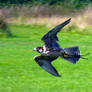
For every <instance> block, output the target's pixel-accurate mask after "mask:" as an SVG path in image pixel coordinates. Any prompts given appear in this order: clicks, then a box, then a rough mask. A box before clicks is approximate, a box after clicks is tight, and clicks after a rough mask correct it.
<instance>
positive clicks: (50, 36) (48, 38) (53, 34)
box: [41, 18, 71, 47]
mask: <svg viewBox="0 0 92 92" xmlns="http://www.w3.org/2000/svg"><path fill="white" fill-rule="evenodd" d="M70 20H71V18H70V19H68V20H67V21H65V22H63V23H61V24H59V25H58V26H56V27H55V28H53V29H52V30H50V31H49V32H48V33H46V34H45V35H44V36H43V37H42V39H41V40H42V41H44V42H45V45H46V46H47V47H53V46H54V47H59V45H58V44H57V42H56V41H58V37H57V33H58V32H59V31H60V30H61V29H62V28H63V27H64V26H65V25H67V24H68V23H69V22H70ZM53 44H54V45H53Z"/></svg>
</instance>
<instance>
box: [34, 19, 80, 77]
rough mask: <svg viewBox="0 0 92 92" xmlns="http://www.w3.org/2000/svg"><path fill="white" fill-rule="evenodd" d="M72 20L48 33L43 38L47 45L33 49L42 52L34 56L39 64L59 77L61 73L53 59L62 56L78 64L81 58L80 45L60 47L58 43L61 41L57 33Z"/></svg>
mask: <svg viewBox="0 0 92 92" xmlns="http://www.w3.org/2000/svg"><path fill="white" fill-rule="evenodd" d="M70 21H71V19H68V20H66V21H65V22H63V23H61V24H59V25H58V26H56V27H55V28H53V29H52V30H50V31H49V32H48V33H46V34H45V35H44V36H43V37H42V38H41V40H42V41H43V42H44V44H45V45H44V46H39V47H36V48H34V49H33V51H37V52H38V53H40V55H39V56H35V57H34V60H35V61H36V62H37V64H38V65H39V66H40V67H42V68H43V69H44V70H46V71H47V72H48V73H50V74H52V75H54V76H57V77H60V75H59V73H58V71H57V70H56V69H55V67H54V66H53V65H52V64H51V63H52V61H54V60H56V59H57V58H58V57H62V58H63V59H65V60H67V61H69V62H71V63H73V64H76V62H77V61H79V59H80V58H81V55H80V50H79V47H78V46H74V47H69V48H60V46H59V44H58V43H57V41H59V40H58V37H57V33H58V32H60V30H61V29H62V28H63V27H64V26H65V25H67V24H69V23H70Z"/></svg>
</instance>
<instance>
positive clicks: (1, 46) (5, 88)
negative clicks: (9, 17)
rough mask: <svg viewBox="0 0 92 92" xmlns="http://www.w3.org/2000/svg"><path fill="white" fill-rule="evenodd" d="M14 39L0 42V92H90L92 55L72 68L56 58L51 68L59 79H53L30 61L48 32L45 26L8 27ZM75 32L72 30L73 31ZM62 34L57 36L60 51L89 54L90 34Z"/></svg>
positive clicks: (65, 31)
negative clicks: (70, 49) (74, 48)
mask: <svg viewBox="0 0 92 92" xmlns="http://www.w3.org/2000/svg"><path fill="white" fill-rule="evenodd" d="M10 28H11V30H12V33H13V34H14V36H15V37H13V38H0V92H91V91H92V59H91V58H92V54H90V55H89V56H87V58H88V60H83V59H80V61H79V62H78V63H77V64H72V63H70V62H67V61H66V60H63V59H61V58H58V59H57V60H56V61H55V62H53V65H54V66H55V67H56V69H57V70H58V71H59V73H60V75H62V77H59V78H58V77H54V76H52V75H50V74H49V73H47V72H45V71H44V70H43V69H41V68H40V67H39V66H38V65H37V64H36V62H35V61H34V59H33V57H34V56H35V55H38V53H37V52H33V48H34V47H36V46H41V45H43V42H42V41H41V40H40V39H41V37H42V35H43V34H44V33H46V32H47V31H48V30H49V28H46V26H45V25H43V26H41V25H39V26H37V25H30V26H29V25H11V26H10ZM74 30H75V29H74ZM87 31H89V32H90V31H91V30H89V29H86V32H78V30H75V31H67V30H62V32H60V33H59V34H58V37H59V40H60V41H59V44H60V45H61V47H62V48H64V47H71V46H75V45H78V46H79V47H80V50H81V53H82V54H86V53H88V52H90V53H91V52H92V34H91V33H88V32H87Z"/></svg>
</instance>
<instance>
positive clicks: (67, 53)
mask: <svg viewBox="0 0 92 92" xmlns="http://www.w3.org/2000/svg"><path fill="white" fill-rule="evenodd" d="M62 57H63V58H64V59H66V60H67V61H69V62H72V63H74V64H76V62H77V61H79V59H80V58H81V55H80V50H79V47H78V46H75V47H70V48H64V54H63V55H62Z"/></svg>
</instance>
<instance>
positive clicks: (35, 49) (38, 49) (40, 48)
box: [33, 47, 43, 53]
mask: <svg viewBox="0 0 92 92" xmlns="http://www.w3.org/2000/svg"><path fill="white" fill-rule="evenodd" d="M33 51H37V52H39V53H41V52H43V47H36V48H34V49H33Z"/></svg>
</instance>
